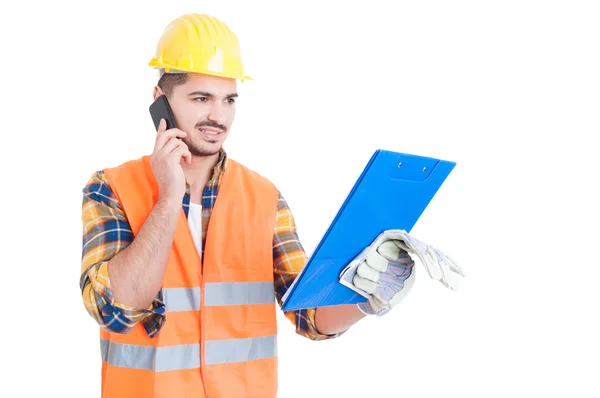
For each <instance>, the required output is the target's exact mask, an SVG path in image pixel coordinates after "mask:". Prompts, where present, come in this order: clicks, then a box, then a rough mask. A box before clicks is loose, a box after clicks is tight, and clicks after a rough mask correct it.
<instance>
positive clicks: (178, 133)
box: [154, 122, 187, 152]
mask: <svg viewBox="0 0 600 398" xmlns="http://www.w3.org/2000/svg"><path fill="white" fill-rule="evenodd" d="M165 123H166V122H165ZM186 136H187V133H186V132H185V131H182V130H179V129H169V130H164V131H162V132H161V133H159V134H158V135H157V136H156V141H155V143H154V152H157V151H159V150H160V149H161V148H162V147H163V146H165V144H166V143H167V142H168V141H169V140H170V139H171V138H174V137H176V138H184V137H186Z"/></svg>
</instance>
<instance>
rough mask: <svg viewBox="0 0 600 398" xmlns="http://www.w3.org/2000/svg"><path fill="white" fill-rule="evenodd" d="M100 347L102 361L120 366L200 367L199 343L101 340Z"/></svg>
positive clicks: (145, 367)
mask: <svg viewBox="0 0 600 398" xmlns="http://www.w3.org/2000/svg"><path fill="white" fill-rule="evenodd" d="M101 349H102V361H104V362H108V364H109V365H112V366H118V367H122V368H129V369H143V370H152V371H154V372H164V371H167V370H183V369H196V368H199V367H200V344H186V345H178V346H171V347H152V346H140V345H131V344H120V343H114V342H111V341H108V340H101Z"/></svg>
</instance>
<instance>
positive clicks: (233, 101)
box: [225, 98, 235, 104]
mask: <svg viewBox="0 0 600 398" xmlns="http://www.w3.org/2000/svg"><path fill="white" fill-rule="evenodd" d="M225 102H227V103H229V104H233V103H235V98H227V99H226V100H225Z"/></svg>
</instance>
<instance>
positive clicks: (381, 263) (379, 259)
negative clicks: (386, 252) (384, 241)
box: [359, 251, 388, 272]
mask: <svg viewBox="0 0 600 398" xmlns="http://www.w3.org/2000/svg"><path fill="white" fill-rule="evenodd" d="M365 261H366V262H367V264H368V265H369V267H371V268H373V269H374V270H377V271H379V272H385V271H387V268H388V260H387V259H386V258H385V257H383V256H382V255H381V254H379V253H378V252H376V251H374V252H372V253H370V254H369V255H368V256H367V258H366V259H365ZM359 268H360V267H359Z"/></svg>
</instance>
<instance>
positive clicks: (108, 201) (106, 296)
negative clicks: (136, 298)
mask: <svg viewBox="0 0 600 398" xmlns="http://www.w3.org/2000/svg"><path fill="white" fill-rule="evenodd" d="M82 222H83V250H82V261H81V278H80V282H79V285H80V288H81V293H82V298H83V303H84V305H85V308H86V310H87V311H88V313H89V314H90V315H91V316H92V317H93V318H94V319H95V320H96V322H97V323H98V324H99V325H100V327H101V328H102V329H104V330H106V331H109V332H112V333H128V332H129V331H130V330H131V329H132V328H133V327H134V326H135V325H136V324H137V323H138V322H142V324H143V326H144V329H145V330H146V332H147V333H148V335H149V336H150V337H154V336H156V334H157V333H158V332H159V330H160V328H161V326H162V325H163V324H164V321H165V315H164V311H165V308H164V303H163V302H162V301H161V297H160V293H159V294H158V295H157V297H156V298H155V299H154V302H153V303H152V304H151V305H150V306H149V307H148V308H146V309H135V308H133V307H130V306H127V305H124V304H120V303H116V302H115V300H114V298H113V295H112V291H111V287H110V279H109V275H108V262H109V261H110V260H111V259H112V258H113V257H114V256H115V255H116V254H117V253H118V252H120V251H121V250H123V249H125V248H126V247H127V246H129V244H130V243H131V242H132V241H133V232H132V231H131V227H130V226H129V223H128V221H127V218H126V217H125V213H124V212H123V209H122V207H121V205H120V204H119V202H118V200H117V199H116V197H115V195H114V194H113V192H112V191H111V189H110V187H109V185H108V181H107V180H106V177H105V176H104V173H102V172H101V171H98V172H96V173H94V174H93V175H92V176H91V178H90V179H89V181H88V182H87V184H86V186H85V188H84V189H83V202H82Z"/></svg>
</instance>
